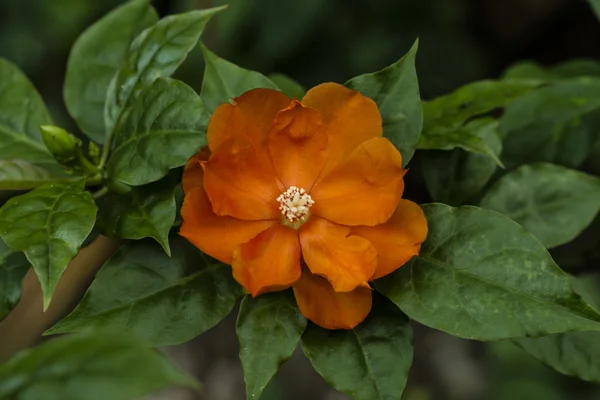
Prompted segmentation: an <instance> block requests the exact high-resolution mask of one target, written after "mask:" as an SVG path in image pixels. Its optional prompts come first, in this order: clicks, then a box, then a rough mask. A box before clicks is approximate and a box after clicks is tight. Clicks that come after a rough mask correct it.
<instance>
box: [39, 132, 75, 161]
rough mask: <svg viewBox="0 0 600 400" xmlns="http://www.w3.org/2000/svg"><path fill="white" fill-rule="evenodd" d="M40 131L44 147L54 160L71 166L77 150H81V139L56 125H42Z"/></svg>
mask: <svg viewBox="0 0 600 400" xmlns="http://www.w3.org/2000/svg"><path fill="white" fill-rule="evenodd" d="M40 132H42V138H43V139H44V143H45V144H46V147H47V148H48V150H49V151H50V153H52V155H53V156H54V158H55V159H56V161H58V162H59V163H61V164H62V165H65V166H72V165H73V164H74V163H75V161H76V160H77V157H78V152H80V151H81V150H80V149H81V140H79V139H78V138H76V137H75V136H73V135H71V134H70V133H69V132H67V131H66V130H64V129H63V128H59V127H58V126H52V125H42V126H40Z"/></svg>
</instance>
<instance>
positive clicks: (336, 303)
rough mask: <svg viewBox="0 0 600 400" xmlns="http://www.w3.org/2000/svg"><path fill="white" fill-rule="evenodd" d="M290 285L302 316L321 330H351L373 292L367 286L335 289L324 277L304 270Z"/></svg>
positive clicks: (365, 310)
mask: <svg viewBox="0 0 600 400" xmlns="http://www.w3.org/2000/svg"><path fill="white" fill-rule="evenodd" d="M293 288H294V295H295V296H296V301H297V302H298V307H299V308H300V312H301V313H302V315H304V316H305V317H306V318H308V319H309V320H311V321H312V322H314V323H315V324H317V325H319V326H320V327H322V328H325V329H352V328H354V327H355V326H356V325H358V324H360V323H361V322H362V321H364V319H365V318H366V317H367V315H368V314H369V311H371V306H372V301H373V299H372V296H373V294H372V292H371V289H370V288H368V287H363V286H360V287H357V288H356V289H354V290H353V291H351V292H344V293H340V292H336V291H335V290H333V287H332V286H331V284H330V283H329V282H327V280H326V279H325V278H321V277H320V276H317V275H314V274H311V273H310V272H309V271H307V270H304V271H302V276H301V277H300V279H299V280H298V281H297V282H296V283H294V285H293Z"/></svg>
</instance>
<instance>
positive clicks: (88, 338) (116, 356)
mask: <svg viewBox="0 0 600 400" xmlns="http://www.w3.org/2000/svg"><path fill="white" fill-rule="evenodd" d="M174 385H178V386H187V387H192V388H197V387H198V386H199V385H198V383H196V381H194V380H193V379H192V378H191V377H189V376H186V375H183V374H182V373H181V372H179V371H178V370H177V369H176V368H175V367H174V366H173V365H172V364H171V363H170V362H169V361H168V360H167V359H166V358H165V357H164V356H163V355H162V354H160V353H158V352H157V351H156V350H154V349H151V348H148V347H146V346H145V344H144V343H143V342H140V341H139V340H138V339H137V338H132V337H123V336H122V335H120V334H116V333H114V332H110V331H106V332H104V331H100V332H96V333H91V332H86V333H82V334H78V335H71V336H67V337H63V338H58V339H55V340H51V341H48V342H46V343H44V344H42V345H40V346H39V347H36V348H33V349H29V350H25V351H23V352H21V353H19V354H18V355H17V356H15V357H14V358H12V359H11V360H9V361H8V362H7V363H6V364H3V365H1V366H0V398H3V399H44V400H75V399H86V400H106V399H110V400H131V399H134V398H139V397H141V396H144V395H147V394H150V393H152V392H155V391H157V390H160V389H164V388H166V387H169V386H174Z"/></svg>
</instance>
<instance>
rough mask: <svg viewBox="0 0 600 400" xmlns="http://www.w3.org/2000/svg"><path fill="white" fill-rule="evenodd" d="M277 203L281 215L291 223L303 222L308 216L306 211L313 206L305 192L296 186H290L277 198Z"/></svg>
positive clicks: (311, 200)
mask: <svg viewBox="0 0 600 400" xmlns="http://www.w3.org/2000/svg"><path fill="white" fill-rule="evenodd" d="M277 202H279V210H281V214H282V215H283V216H285V218H286V219H287V220H288V221H289V222H292V223H294V222H300V221H304V220H305V219H306V217H307V216H308V210H309V209H310V207H312V205H313V204H315V202H314V201H313V199H312V198H311V197H310V195H309V194H308V193H306V190H304V189H302V188H298V187H296V186H290V187H289V188H288V190H286V191H285V192H283V193H282V194H281V195H280V196H279V197H277Z"/></svg>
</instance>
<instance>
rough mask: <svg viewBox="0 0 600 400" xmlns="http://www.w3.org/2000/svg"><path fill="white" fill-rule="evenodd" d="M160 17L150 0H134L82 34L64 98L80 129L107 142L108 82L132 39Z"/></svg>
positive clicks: (73, 54) (71, 57)
mask: <svg viewBox="0 0 600 400" xmlns="http://www.w3.org/2000/svg"><path fill="white" fill-rule="evenodd" d="M156 21H158V16H157V15H156V12H155V11H154V9H153V8H152V7H151V6H150V4H149V0H132V1H129V2H127V3H125V4H123V5H122V6H120V7H118V8H116V9H114V10H113V11H112V12H110V13H109V14H107V15H106V16H105V17H104V18H102V19H100V20H99V21H98V22H96V23H95V24H93V25H92V26H90V27H89V28H88V29H87V30H86V31H85V32H83V33H82V34H81V36H79V38H78V39H77V41H76V42H75V44H74V45H73V48H72V49H71V54H70V55H69V62H68V64H67V74H66V76H65V86H64V98H65V105H66V106H67V110H68V111H69V114H71V116H72V117H73V118H74V119H75V121H77V125H79V128H80V129H81V130H82V131H83V132H85V133H86V134H87V135H88V136H89V137H90V138H92V139H93V140H95V141H96V142H98V143H102V142H104V137H105V135H106V127H105V126H104V105H105V103H106V93H107V90H108V85H109V84H110V81H111V79H112V78H113V76H114V75H115V74H116V72H117V71H118V70H119V68H120V67H121V64H123V62H124V61H125V56H126V55H127V51H128V50H129V46H130V44H131V42H132V41H133V39H134V38H135V37H136V36H137V35H139V34H140V33H141V32H142V31H143V30H144V29H146V28H148V27H149V26H151V25H154V24H155V23H156Z"/></svg>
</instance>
